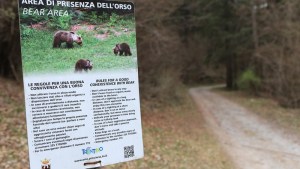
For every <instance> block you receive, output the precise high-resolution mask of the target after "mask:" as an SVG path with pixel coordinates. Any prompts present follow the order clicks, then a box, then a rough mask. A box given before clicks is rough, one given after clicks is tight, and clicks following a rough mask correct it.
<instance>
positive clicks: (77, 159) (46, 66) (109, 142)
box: [19, 0, 143, 169]
mask: <svg viewBox="0 0 300 169" xmlns="http://www.w3.org/2000/svg"><path fill="white" fill-rule="evenodd" d="M19 12H20V29H21V47H22V63H23V74H24V91H25V102H26V119H27V130H28V145H29V156H30V168H31V169H50V168H51V169H62V168H63V169H87V168H94V167H99V166H105V165H109V164H114V163H119V162H124V161H130V160H134V159H139V158H142V157H143V142H142V128H141V112H140V101H139V85H138V70H137V52H136V51H137V50H136V32H135V19H134V5H133V4H132V3H130V2H116V1H100V0H98V1H97V0H94V1H86V2H83V1H67V0H19Z"/></svg>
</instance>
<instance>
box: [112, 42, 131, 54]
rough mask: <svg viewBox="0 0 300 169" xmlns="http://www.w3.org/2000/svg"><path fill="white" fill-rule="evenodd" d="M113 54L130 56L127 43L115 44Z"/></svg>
mask: <svg viewBox="0 0 300 169" xmlns="http://www.w3.org/2000/svg"><path fill="white" fill-rule="evenodd" d="M113 51H114V54H115V55H118V54H119V55H120V56H122V55H123V53H124V54H125V56H128V55H129V56H131V55H132V54H131V51H130V47H129V45H128V44H127V43H121V44H116V46H115V48H114V49H113Z"/></svg>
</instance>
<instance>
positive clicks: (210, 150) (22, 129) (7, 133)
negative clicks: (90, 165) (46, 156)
mask: <svg viewBox="0 0 300 169" xmlns="http://www.w3.org/2000/svg"><path fill="white" fill-rule="evenodd" d="M184 93H185V92H184ZM185 97H186V99H188V100H186V102H185V103H184V104H183V103H181V104H179V103H178V104H176V105H173V106H163V107H161V106H153V104H152V103H151V102H148V101H145V102H143V106H142V110H143V116H142V118H143V136H144V148H145V157H144V158H143V159H141V160H136V161H131V162H128V163H122V164H117V165H112V166H108V167H105V168H106V169H150V168H151V169H185V168H186V169H189V168H193V169H230V168H232V167H231V164H230V162H228V159H227V158H226V156H225V155H224V154H223V152H222V149H221V147H220V146H219V145H218V143H217V142H216V140H215V138H214V137H213V136H212V135H211V134H210V133H208V132H207V130H206V129H205V128H204V127H203V123H204V122H203V119H202V116H201V113H199V112H197V111H196V110H195V108H194V107H193V104H192V101H191V100H190V98H189V97H188V96H185ZM23 107H24V103H23V90H22V87H21V86H20V85H16V84H15V82H13V81H7V80H4V79H1V78H0V112H1V113H0V122H1V123H0V131H1V132H0V133H1V135H0V168H1V169H12V168H14V169H21V168H22V169H28V168H29V167H28V166H29V161H28V148H27V139H26V137H27V136H26V122H25V112H24V108H23Z"/></svg>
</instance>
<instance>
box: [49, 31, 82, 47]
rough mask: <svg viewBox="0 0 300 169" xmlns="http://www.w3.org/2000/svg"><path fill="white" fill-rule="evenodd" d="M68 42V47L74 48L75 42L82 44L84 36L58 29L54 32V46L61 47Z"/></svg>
mask: <svg viewBox="0 0 300 169" xmlns="http://www.w3.org/2000/svg"><path fill="white" fill-rule="evenodd" d="M64 42H66V45H67V48H73V42H75V43H77V44H78V45H80V46H81V45H82V38H81V37H80V36H79V35H77V34H76V33H75V32H72V31H57V32H55V34H54V40H53V48H60V46H61V43H64Z"/></svg>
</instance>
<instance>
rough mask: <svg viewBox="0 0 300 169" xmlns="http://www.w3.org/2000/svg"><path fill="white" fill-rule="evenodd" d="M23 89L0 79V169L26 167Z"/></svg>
mask: <svg viewBox="0 0 300 169" xmlns="http://www.w3.org/2000/svg"><path fill="white" fill-rule="evenodd" d="M23 102H24V99H23V89H22V87H21V86H20V85H16V83H15V82H14V81H8V80H5V79H2V78H0V168H1V169H11V168H15V169H19V168H20V169H21V168H22V169H25V168H24V167H23V166H28V165H29V162H28V149H27V136H26V121H25V112H24V103H23Z"/></svg>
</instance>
